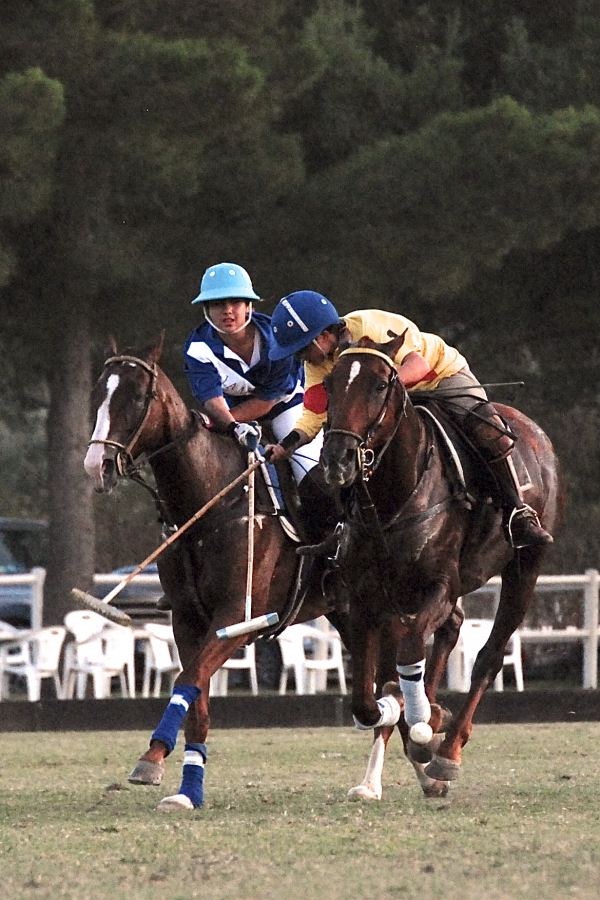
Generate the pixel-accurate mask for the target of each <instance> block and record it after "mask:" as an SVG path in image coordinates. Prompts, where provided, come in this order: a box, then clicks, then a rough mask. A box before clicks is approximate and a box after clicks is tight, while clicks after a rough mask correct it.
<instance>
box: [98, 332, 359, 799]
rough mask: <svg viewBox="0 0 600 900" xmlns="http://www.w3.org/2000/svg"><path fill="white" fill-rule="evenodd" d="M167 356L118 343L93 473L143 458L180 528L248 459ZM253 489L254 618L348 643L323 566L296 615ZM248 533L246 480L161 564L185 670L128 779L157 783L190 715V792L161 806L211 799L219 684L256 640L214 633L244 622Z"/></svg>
mask: <svg viewBox="0 0 600 900" xmlns="http://www.w3.org/2000/svg"><path fill="white" fill-rule="evenodd" d="M161 351H162V335H159V338H158V339H157V340H156V341H154V342H153V343H152V344H150V345H149V346H148V347H146V348H145V349H144V350H142V351H141V352H133V351H127V352H125V353H122V354H120V355H119V354H118V352H117V348H116V346H115V345H114V342H113V345H112V346H111V348H110V351H109V356H108V358H107V359H106V362H105V365H104V371H103V373H102V375H101V377H100V379H99V381H98V383H97V384H96V386H95V389H94V393H95V407H96V411H97V415H96V426H95V430H94V434H93V437H92V440H91V442H90V448H89V450H88V453H87V456H86V460H85V467H86V470H87V471H88V474H89V475H90V476H91V477H92V479H93V481H94V484H95V487H96V490H97V491H110V490H111V489H112V488H113V487H114V486H115V485H116V484H117V482H118V479H119V477H120V476H127V475H128V474H131V472H132V468H133V462H134V460H136V459H137V458H138V457H139V456H140V455H141V454H145V455H146V458H147V459H148V460H149V463H150V466H151V468H152V471H153V474H154V477H155V482H156V489H157V492H158V497H159V498H160V501H161V502H162V504H163V508H164V511H165V513H166V516H167V518H168V520H169V521H170V522H171V523H173V524H174V525H177V526H180V527H181V526H182V525H183V524H184V523H185V522H187V521H188V520H189V519H190V518H191V517H192V516H193V515H194V513H195V512H196V511H197V510H199V509H200V508H201V507H203V506H204V504H205V503H207V502H208V501H210V500H211V499H212V498H213V497H214V496H216V495H217V494H218V493H219V491H221V490H222V489H223V488H224V487H226V486H227V485H229V484H230V483H231V482H232V481H233V480H234V479H235V478H236V477H238V476H239V475H240V474H241V473H243V472H244V470H245V469H246V467H247V459H246V458H245V455H244V454H243V452H242V450H241V448H240V446H239V445H238V443H237V441H236V440H235V439H234V438H232V437H228V436H226V435H223V434H219V433H218V432H217V431H215V430H214V429H211V428H209V427H206V426H205V425H204V424H203V423H202V422H201V421H199V418H198V417H197V416H195V415H193V414H192V413H191V412H190V411H189V410H188V408H187V407H186V405H185V404H184V402H183V400H182V399H181V397H180V396H179V394H178V393H177V391H176V390H175V388H174V386H173V384H172V383H171V382H170V380H169V379H168V378H167V376H166V375H165V374H164V372H163V371H162V370H161V369H160V368H159V366H158V361H159V359H160V356H161ZM256 494H257V496H256V510H255V514H256V518H255V522H256V527H255V528H254V571H253V578H252V592H251V595H252V616H253V617H258V616H261V615H264V614H266V613H270V612H276V613H278V614H279V618H280V621H283V622H285V624H291V623H292V621H298V622H300V621H306V620H309V619H314V618H316V617H318V616H320V615H327V616H328V618H329V619H330V620H331V621H332V622H333V624H334V625H335V626H336V628H338V630H339V631H340V632H341V635H342V639H344V633H345V621H344V617H343V615H339V614H336V612H335V609H334V606H333V605H332V603H331V602H330V601H328V600H327V599H326V598H325V597H324V596H323V594H322V591H321V588H320V577H319V573H318V571H317V570H316V569H315V571H314V578H313V579H312V580H311V581H310V584H309V588H308V592H307V594H306V597H305V599H304V602H303V604H302V607H301V612H300V613H298V612H297V610H296V609H293V610H290V606H289V599H290V598H291V597H292V596H294V593H295V592H294V585H295V581H296V578H297V566H298V557H297V555H296V552H295V549H296V544H295V543H294V542H293V541H292V540H291V539H290V538H289V537H288V536H287V535H286V534H285V533H284V530H283V528H282V527H281V524H280V520H279V518H278V517H277V516H276V515H275V514H274V510H273V507H272V504H271V503H270V501H269V498H268V496H267V494H266V490H265V487H264V484H263V482H262V479H258V478H257V485H256ZM248 534H249V531H248V496H247V492H246V490H245V485H244V483H240V485H239V487H238V488H237V489H234V490H233V491H231V492H230V493H229V494H227V496H226V497H224V498H223V499H222V500H221V501H220V502H219V503H218V504H217V505H216V506H215V507H214V508H213V509H211V511H210V513H209V514H208V515H207V516H206V517H205V518H202V519H200V520H199V521H198V522H197V523H196V524H195V525H194V526H193V527H192V528H190V529H189V531H187V532H186V533H185V535H183V536H182V538H181V539H180V540H179V541H177V542H175V543H173V544H172V546H171V547H170V548H169V549H168V550H167V551H166V552H165V553H163V554H162V555H161V556H159V558H158V569H159V575H160V580H161V585H162V588H163V590H164V592H165V594H166V596H167V598H168V600H169V601H170V605H171V608H172V616H173V630H174V634H175V640H176V643H177V648H178V650H179V655H180V658H181V663H182V666H183V671H182V672H181V673H180V675H179V676H178V678H177V680H176V682H175V687H174V692H173V697H172V699H171V702H170V703H169V706H168V707H167V711H166V712H165V716H164V717H163V720H162V721H161V724H160V725H159V727H158V729H157V730H156V732H155V733H154V735H153V738H152V740H151V744H150V749H149V750H148V751H147V752H146V753H145V754H144V755H143V756H142V757H141V759H140V760H139V761H138V763H137V765H136V766H135V768H134V770H133V772H132V773H131V775H130V781H132V782H133V783H136V784H160V782H161V780H162V776H163V772H164V760H165V757H166V756H167V755H168V754H169V752H171V750H172V749H173V747H174V745H175V740H176V737H177V731H178V728H179V725H180V724H181V721H182V719H183V718H184V715H185V713H186V711H187V715H185V741H186V753H185V763H184V780H183V784H182V790H181V791H180V793H179V794H177V795H175V796H174V797H171V798H165V799H164V800H163V801H162V804H161V805H162V806H163V808H172V807H176V808H184V809H191V808H193V807H197V806H200V805H201V804H202V800H203V788H202V779H203V769H204V762H205V761H206V747H205V741H206V736H207V734H208V730H209V724H210V719H209V682H210V678H211V676H212V675H213V674H214V673H215V672H216V671H217V669H218V668H219V667H220V666H221V665H222V664H223V663H224V662H225V661H226V660H227V659H228V658H229V657H230V656H231V655H232V654H233V653H234V652H235V651H236V650H237V649H238V648H239V647H240V646H242V645H243V644H244V643H245V642H246V641H247V640H248V636H247V635H242V636H240V637H236V638H231V639H228V640H219V639H218V638H217V630H218V629H221V628H225V627H227V626H231V625H233V624H235V623H239V622H243V621H244V618H245V603H246V579H247V559H248ZM313 585H314V587H313Z"/></svg>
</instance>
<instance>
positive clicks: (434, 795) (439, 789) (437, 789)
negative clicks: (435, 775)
mask: <svg viewBox="0 0 600 900" xmlns="http://www.w3.org/2000/svg"><path fill="white" fill-rule="evenodd" d="M447 793H448V782H447V781H432V783H431V784H427V785H423V794H424V795H425V797H427V799H428V800H435V799H438V798H439V797H445V796H446V794H447Z"/></svg>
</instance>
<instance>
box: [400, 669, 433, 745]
mask: <svg viewBox="0 0 600 900" xmlns="http://www.w3.org/2000/svg"><path fill="white" fill-rule="evenodd" d="M397 670H398V674H399V675H400V690H401V691H402V696H403V697H404V718H405V720H406V724H407V725H408V726H409V728H410V726H411V725H416V724H417V722H429V719H430V718H431V706H430V705H429V700H428V699H427V695H426V694H425V686H424V684H423V673H424V671H425V660H424V659H422V660H421V662H418V663H414V664H413V665H410V666H397Z"/></svg>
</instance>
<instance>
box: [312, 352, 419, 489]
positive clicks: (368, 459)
mask: <svg viewBox="0 0 600 900" xmlns="http://www.w3.org/2000/svg"><path fill="white" fill-rule="evenodd" d="M356 354H367V355H368V356H376V357H378V358H379V359H382V360H383V361H384V362H385V363H386V364H387V365H388V366H389V368H390V377H389V380H388V382H387V388H386V392H385V397H384V398H383V403H382V404H381V409H380V410H379V413H378V414H377V416H376V417H375V419H374V420H373V422H372V423H371V424H370V425H369V426H368V427H367V432H366V435H365V437H363V436H362V435H361V434H358V433H357V432H355V431H349V430H348V429H346V428H328V429H327V433H326V435H325V440H327V438H328V437H329V435H331V434H345V435H347V436H348V437H351V438H354V440H355V441H356V443H357V446H356V453H357V456H358V466H359V470H360V473H361V480H362V481H363V482H367V481H368V480H369V479H370V478H371V476H372V475H373V472H374V471H375V469H376V468H377V466H378V465H379V463H380V462H381V459H382V457H383V455H384V453H385V451H386V450H387V448H388V447H389V445H390V444H391V443H392V441H393V440H394V438H395V436H396V432H397V431H398V429H399V427H400V422H401V421H402V418H403V416H404V415H405V414H406V405H407V403H408V395H407V394H406V393H404V398H403V404H402V410H401V412H400V415H399V416H398V421H397V422H396V425H395V426H394V429H393V430H392V433H391V434H390V436H389V438H388V439H387V441H386V442H385V444H384V445H383V447H382V449H381V450H380V452H379V454H378V455H377V456H376V455H375V451H374V450H373V449H372V448H371V447H369V446H368V445H369V443H370V442H371V440H372V439H373V436H374V434H375V432H376V431H377V429H378V428H379V426H380V425H381V423H382V422H383V420H384V419H385V416H386V414H387V411H388V407H389V405H390V402H391V399H392V396H393V394H394V391H395V390H397V388H398V371H397V369H396V366H395V365H394V361H393V359H390V357H389V356H387V354H385V353H382V352H381V350H375V349H371V348H370V347H348V349H346V350H343V351H342V352H341V353H340V355H339V357H338V359H341V358H342V356H349V355H353V356H354V355H356Z"/></svg>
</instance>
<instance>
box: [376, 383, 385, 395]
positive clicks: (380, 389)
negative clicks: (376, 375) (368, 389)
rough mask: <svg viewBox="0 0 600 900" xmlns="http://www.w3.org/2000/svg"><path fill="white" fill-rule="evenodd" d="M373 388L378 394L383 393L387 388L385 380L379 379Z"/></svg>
mask: <svg viewBox="0 0 600 900" xmlns="http://www.w3.org/2000/svg"><path fill="white" fill-rule="evenodd" d="M375 390H376V391H377V393H378V394H383V392H384V391H386V390H387V384H386V383H385V381H380V382H379V384H378V385H377V387H376V388H375Z"/></svg>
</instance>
